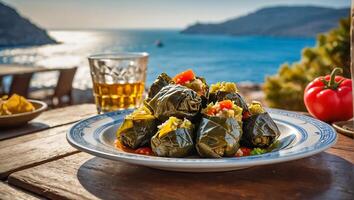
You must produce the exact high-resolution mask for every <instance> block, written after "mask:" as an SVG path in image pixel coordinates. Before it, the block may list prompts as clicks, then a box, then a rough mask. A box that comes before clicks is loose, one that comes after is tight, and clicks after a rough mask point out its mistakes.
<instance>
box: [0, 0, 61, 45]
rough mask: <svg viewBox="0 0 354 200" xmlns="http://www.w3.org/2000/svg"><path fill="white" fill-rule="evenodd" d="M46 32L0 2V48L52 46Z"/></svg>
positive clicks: (52, 42) (51, 41) (52, 40)
mask: <svg viewBox="0 0 354 200" xmlns="http://www.w3.org/2000/svg"><path fill="white" fill-rule="evenodd" d="M54 43H56V41H55V40H54V39H52V38H50V37H49V36H48V34H47V32H46V31H45V30H43V29H41V28H39V27H38V26H36V25H34V24H32V23H31V22H30V21H29V20H28V19H25V18H23V17H21V16H20V15H19V14H18V13H17V12H16V10H15V9H13V8H11V7H9V6H7V5H4V4H3V3H1V2H0V46H18V45H20V46H27V45H43V44H54Z"/></svg>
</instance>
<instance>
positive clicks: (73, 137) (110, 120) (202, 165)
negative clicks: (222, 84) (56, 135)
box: [67, 109, 337, 172]
mask: <svg viewBox="0 0 354 200" xmlns="http://www.w3.org/2000/svg"><path fill="white" fill-rule="evenodd" d="M130 112H131V110H125V111H118V112H111V113H106V114H102V115H97V116H94V117H91V118H88V119H85V120H82V121H80V122H78V123H76V124H75V125H74V126H73V127H72V128H71V129H70V130H69V132H68V134H67V140H68V142H69V143H70V144H71V145H72V146H73V147H75V148H77V149H79V150H81V151H84V152H87V153H89V154H92V155H95V156H98V157H103V158H107V159H110V160H117V161H122V162H127V163H131V164H136V165H143V166H147V167H152V168H157V169H163V170H170V171H185V172H215V171H231V170H237V169H243V168H247V167H253V166H258V165H266V164H273V163H280V162H287V161H291V160H296V159H300V158H304V157H308V156H311V155H314V154H316V153H319V152H321V151H324V150H326V149H328V148H329V147H331V146H332V145H334V144H335V142H336V140H337V135H336V132H335V131H334V129H333V128H332V127H331V126H329V125H328V124H326V123H324V122H321V121H319V120H316V119H313V118H311V117H307V116H304V115H300V114H297V113H295V112H290V111H284V110H278V109H268V112H269V114H270V115H271V117H272V118H273V119H274V121H275V122H276V124H277V125H278V127H279V130H280V132H281V135H280V137H279V140H280V142H281V145H280V147H279V149H277V150H276V151H273V152H270V153H266V154H263V155H255V156H247V157H232V158H220V159H206V158H164V157H155V156H145V155H139V154H134V153H127V152H124V151H121V150H119V149H117V148H115V146H114V141H115V139H116V130H117V128H118V127H119V125H120V124H121V122H122V121H123V119H124V116H125V115H126V114H128V113H130Z"/></svg>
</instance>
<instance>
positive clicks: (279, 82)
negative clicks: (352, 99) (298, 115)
mask: <svg viewBox="0 0 354 200" xmlns="http://www.w3.org/2000/svg"><path fill="white" fill-rule="evenodd" d="M335 67H341V68H342V69H343V76H345V77H350V19H349V18H348V19H343V20H341V21H340V22H339V27H338V28H335V29H333V30H331V31H329V32H328V33H326V34H319V35H318V36H317V41H316V46H315V47H312V48H304V49H303V50H302V55H301V60H300V61H299V62H297V63H293V64H291V65H289V64H287V63H286V64H283V65H282V66H281V67H280V69H279V72H278V74H276V75H274V76H270V77H267V78H266V81H265V83H264V88H263V90H264V92H265V97H266V101H267V103H268V105H269V106H270V107H276V108H283V109H288V110H298V111H306V108H305V105H304V102H303V95H304V89H305V87H306V85H307V84H308V83H309V82H311V81H312V80H313V79H315V78H316V77H318V76H323V75H326V74H330V73H331V71H332V70H333V69H334V68H335Z"/></svg>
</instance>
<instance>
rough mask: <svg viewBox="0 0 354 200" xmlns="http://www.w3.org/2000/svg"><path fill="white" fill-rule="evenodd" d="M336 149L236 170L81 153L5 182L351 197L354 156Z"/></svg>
mask: <svg viewBox="0 0 354 200" xmlns="http://www.w3.org/2000/svg"><path fill="white" fill-rule="evenodd" d="M334 151H343V152H341V153H338V152H337V153H338V154H340V155H341V154H342V153H344V154H346V153H348V151H345V150H334ZM335 154H336V153H333V152H323V153H320V154H318V155H315V156H312V157H309V158H306V159H301V160H299V161H293V162H287V163H281V164H275V165H267V166H260V167H254V168H249V169H245V170H240V171H234V172H223V173H178V172H166V171H160V170H155V169H150V168H146V167H140V166H135V165H129V164H125V163H123V162H114V161H110V160H106V159H102V158H97V157H93V156H91V155H88V154H85V153H79V154H75V155H72V156H68V157H65V158H62V159H59V160H57V161H54V162H49V163H46V164H43V165H39V166H36V167H33V168H29V169H26V170H23V171H19V172H16V173H13V174H11V175H10V176H9V179H8V181H9V183H10V184H13V185H16V186H18V187H22V188H25V189H26V190H29V191H32V192H34V193H37V194H40V195H43V196H45V197H48V198H53V199H61V198H63V199H218V198H219V199H238V198H246V199H249V198H251V199H269V198H270V199H352V197H353V195H354V188H353V187H352V186H353V184H354V174H353V173H352V172H353V170H354V168H353V166H354V165H353V163H354V158H353V157H349V161H350V162H349V161H348V160H347V159H348V158H346V159H343V158H342V157H341V156H338V155H335Z"/></svg>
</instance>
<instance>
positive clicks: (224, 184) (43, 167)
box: [0, 104, 354, 200]
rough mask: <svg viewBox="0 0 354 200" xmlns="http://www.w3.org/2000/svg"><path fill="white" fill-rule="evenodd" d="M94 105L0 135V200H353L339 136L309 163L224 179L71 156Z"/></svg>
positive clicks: (349, 165) (352, 173) (348, 158)
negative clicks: (72, 137) (74, 133)
mask: <svg viewBox="0 0 354 200" xmlns="http://www.w3.org/2000/svg"><path fill="white" fill-rule="evenodd" d="M95 113H96V110H95V107H94V105H91V104H86V105H79V106H71V107H66V108H62V109H57V110H51V111H47V112H45V113H43V114H42V115H41V117H40V118H38V119H37V120H35V121H34V122H33V123H31V124H29V125H27V126H26V127H24V128H18V129H17V130H0V132H1V133H0V135H7V137H13V136H14V134H15V135H22V136H17V137H13V138H8V139H5V137H3V138H2V139H3V140H2V141H0V179H1V180H2V181H1V182H0V199H38V198H43V197H44V198H49V199H220V200H221V199H223V200H224V199H239V198H246V199H321V200H322V199H354V141H353V140H352V139H350V138H348V137H346V136H343V135H338V136H339V138H338V142H337V144H336V145H335V146H334V147H333V148H330V149H329V150H327V151H325V152H322V153H319V154H317V155H315V156H311V157H309V158H305V159H301V160H297V161H292V162H287V163H280V164H275V165H266V166H262V167H253V168H249V169H245V170H240V171H233V172H223V173H178V172H167V171H160V170H155V169H150V168H146V167H141V166H135V165H130V164H126V163H123V162H115V161H110V160H106V159H103V158H98V157H94V156H91V155H89V154H86V153H82V152H79V151H78V150H76V149H74V148H72V147H71V146H70V145H69V144H68V143H67V141H66V139H65V135H66V132H67V130H68V129H69V127H70V126H72V124H73V123H74V122H76V121H78V120H80V119H82V118H86V117H89V116H92V115H94V114H95Z"/></svg>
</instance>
